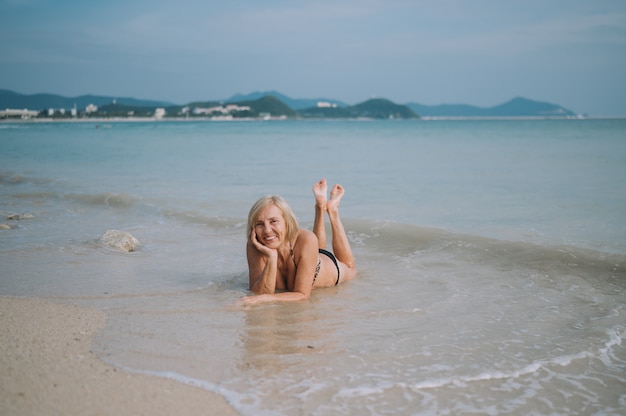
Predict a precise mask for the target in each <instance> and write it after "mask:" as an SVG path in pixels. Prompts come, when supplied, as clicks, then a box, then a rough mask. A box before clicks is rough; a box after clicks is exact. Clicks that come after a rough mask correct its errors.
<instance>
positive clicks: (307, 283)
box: [241, 230, 319, 306]
mask: <svg viewBox="0 0 626 416" xmlns="http://www.w3.org/2000/svg"><path fill="white" fill-rule="evenodd" d="M252 249H253V250H254V247H252ZM318 255H319V254H318V250H317V237H315V235H314V234H313V233H311V232H310V231H304V230H301V231H300V233H299V235H298V239H297V240H296V243H295V244H294V256H295V258H296V264H297V265H298V267H297V270H296V277H295V281H294V285H293V289H291V290H290V291H289V292H283V293H274V292H255V291H254V290H252V286H251V290H252V291H253V292H254V293H255V294H256V295H255V296H246V297H245V298H243V299H242V300H241V304H242V305H244V306H251V305H257V304H261V303H267V302H294V301H300V300H306V299H308V298H309V297H310V296H311V290H312V289H313V277H314V275H315V267H316V266H317V259H318ZM266 266H267V264H266ZM264 270H265V269H264ZM250 271H251V273H252V269H250ZM251 276H252V274H251ZM273 276H274V287H275V286H276V273H275V272H274V275H273ZM250 279H251V280H250V281H251V282H252V277H251V278H250ZM260 280H262V279H260ZM251 285H252V283H251Z"/></svg>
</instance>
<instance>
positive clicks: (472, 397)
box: [0, 120, 626, 415]
mask: <svg viewBox="0 0 626 416" xmlns="http://www.w3.org/2000/svg"><path fill="white" fill-rule="evenodd" d="M99 127H100V128H96V125H95V124H93V123H55V124H29V123H26V124H8V123H5V124H0V142H2V144H3V152H2V153H0V198H1V199H0V200H1V203H0V204H1V205H0V211H1V212H2V213H3V214H7V215H8V214H12V213H25V212H29V213H32V214H33V216H34V218H32V219H24V220H20V221H5V223H6V224H9V225H10V226H11V227H12V229H10V230H0V262H1V264H2V273H1V277H0V295H17V296H42V297H46V298H52V299H55V300H59V301H63V302H71V303H79V304H82V305H87V306H92V307H97V308H101V309H103V310H105V311H106V313H107V316H108V321H107V326H106V328H105V329H104V330H103V331H101V332H100V333H99V334H98V336H97V339H96V341H95V346H94V348H95V350H96V351H97V353H98V354H99V356H100V357H102V358H103V359H104V360H105V361H107V362H110V363H112V364H114V365H116V366H119V367H121V368H125V369H128V370H131V371H137V372H144V373H150V374H157V375H161V376H164V377H171V378H175V379H178V380H182V381H184V382H188V383H192V384H196V385H200V386H202V387H204V388H207V389H210V390H213V391H217V392H219V393H221V394H223V395H225V397H226V398H227V399H228V400H229V401H230V403H231V404H232V405H233V406H234V407H235V408H236V409H238V410H239V411H240V412H241V413H242V414H318V415H326V414H390V413H393V414H458V413H480V414H511V413H512V414H593V413H601V414H620V413H621V411H622V410H621V409H623V408H624V407H625V406H626V393H624V392H626V376H625V374H626V373H625V369H626V349H625V348H624V344H623V341H624V338H625V337H626V319H625V318H626V310H625V308H626V295H625V294H624V289H625V286H626V272H625V269H624V267H625V263H626V262H625V259H626V213H625V212H624V211H623V207H624V206H626V204H625V203H626V185H625V184H624V181H623V178H624V177H626V176H625V175H624V174H626V139H625V137H626V135H625V134H624V132H625V131H626V121H624V120H556V121H555V120H551V121H528V120H526V121H463V122H461V121H436V122H435V121H432V122H397V123H396V122H304V121H303V122H282V123H260V122H242V123H197V122H194V123H112V124H111V125H110V126H109V127H108V128H104V127H105V126H103V125H100V126H99ZM321 176H326V177H327V178H328V180H329V182H331V183H334V182H336V181H340V182H341V183H342V184H343V185H344V186H345V188H346V189H347V194H346V196H345V198H344V200H343V201H342V215H343V217H344V219H345V220H344V221H345V225H346V228H347V230H348V232H349V237H350V240H351V242H352V244H353V248H354V252H355V255H356V257H357V262H358V267H359V275H358V278H357V279H356V280H355V281H352V282H349V283H347V284H343V285H340V286H339V287H337V288H330V289H322V290H316V291H315V292H314V293H313V295H312V298H311V300H310V301H308V302H302V303H298V304H290V305H265V306H261V307H255V308H252V309H247V310H246V309H240V308H237V307H235V306H233V304H234V302H236V300H237V299H239V298H240V297H242V296H244V295H245V294H246V293H247V291H246V289H247V287H246V280H247V270H246V263H245V257H244V252H243V247H244V244H245V218H246V215H247V210H248V209H249V207H250V205H251V204H252V203H253V202H254V201H255V200H256V199H257V198H258V197H259V196H262V195H264V194H267V193H279V194H282V195H283V196H285V197H286V198H287V200H288V201H289V202H290V203H291V205H292V207H293V208H294V210H295V211H296V214H297V215H298V217H299V218H300V221H301V224H302V225H303V226H306V227H310V226H311V223H312V219H313V210H312V205H313V198H312V194H311V191H310V187H311V185H312V184H313V183H314V182H315V181H316V180H317V179H319V177H321ZM111 228H115V229H123V230H126V231H129V232H131V233H132V234H133V235H134V236H136V237H137V238H138V239H139V240H141V241H142V246H141V248H140V250H138V251H137V252H133V253H120V252H117V251H114V250H112V249H109V248H106V247H103V246H102V245H100V244H99V243H98V237H99V235H101V234H102V233H103V232H104V231H106V230H107V229H111Z"/></svg>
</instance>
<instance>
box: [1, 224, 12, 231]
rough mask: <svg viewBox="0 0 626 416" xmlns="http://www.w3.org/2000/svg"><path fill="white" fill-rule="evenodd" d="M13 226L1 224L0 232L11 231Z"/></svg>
mask: <svg viewBox="0 0 626 416" xmlns="http://www.w3.org/2000/svg"><path fill="white" fill-rule="evenodd" d="M10 229H11V226H10V225H9V224H0V230H10Z"/></svg>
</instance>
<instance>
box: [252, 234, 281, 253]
mask: <svg viewBox="0 0 626 416" xmlns="http://www.w3.org/2000/svg"><path fill="white" fill-rule="evenodd" d="M250 242H251V243H252V246H253V247H254V248H256V249H257V250H258V251H259V253H261V254H262V255H263V256H265V257H274V258H278V250H276V249H273V248H269V247H266V246H264V245H263V244H261V242H260V241H259V239H258V238H257V235H256V230H255V229H254V228H253V229H252V231H251V232H250Z"/></svg>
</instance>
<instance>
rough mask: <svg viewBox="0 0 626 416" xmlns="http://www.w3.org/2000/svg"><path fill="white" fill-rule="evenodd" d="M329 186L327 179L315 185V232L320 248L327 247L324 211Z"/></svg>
mask: <svg viewBox="0 0 626 416" xmlns="http://www.w3.org/2000/svg"><path fill="white" fill-rule="evenodd" d="M327 191H328V186H327V184H326V179H322V180H320V181H319V182H317V183H316V184H315V185H313V194H314V195H315V222H314V223H313V233H315V235H316V236H317V241H318V246H319V248H323V249H326V226H325V225H324V213H325V212H326V204H327V202H326V193H327Z"/></svg>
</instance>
